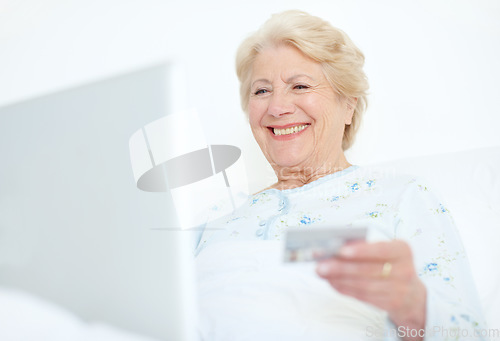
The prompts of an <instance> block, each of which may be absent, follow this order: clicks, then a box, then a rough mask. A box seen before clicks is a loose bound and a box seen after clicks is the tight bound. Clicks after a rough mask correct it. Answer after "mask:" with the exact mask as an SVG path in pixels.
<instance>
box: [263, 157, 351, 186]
mask: <svg viewBox="0 0 500 341" xmlns="http://www.w3.org/2000/svg"><path fill="white" fill-rule="evenodd" d="M350 166H351V164H350V163H349V162H348V161H347V160H346V158H345V156H344V154H343V153H342V154H341V155H340V156H339V157H338V158H337V160H335V162H329V163H327V162H325V163H323V164H320V165H319V166H316V167H303V166H295V167H278V166H276V167H273V168H274V171H275V173H276V176H277V177H278V182H277V183H275V184H274V185H272V186H271V187H270V188H275V189H279V190H284V189H291V188H296V187H301V186H304V185H306V184H308V183H311V182H313V181H315V180H318V179H319V178H322V177H324V176H325V175H329V174H332V173H336V172H339V171H341V170H344V169H346V168H348V167H350Z"/></svg>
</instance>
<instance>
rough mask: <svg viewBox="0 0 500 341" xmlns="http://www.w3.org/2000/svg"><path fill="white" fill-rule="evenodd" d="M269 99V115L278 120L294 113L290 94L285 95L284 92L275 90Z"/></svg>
mask: <svg viewBox="0 0 500 341" xmlns="http://www.w3.org/2000/svg"><path fill="white" fill-rule="evenodd" d="M269 98H270V99H269V105H268V107H267V113H268V114H269V115H272V116H274V117H277V118H278V117H281V116H283V115H287V114H293V113H294V112H295V105H294V104H293V100H292V94H289V93H287V92H286V91H285V90H282V89H275V90H274V91H273V92H272V94H271V96H269Z"/></svg>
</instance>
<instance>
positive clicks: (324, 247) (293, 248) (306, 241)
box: [284, 227, 367, 262]
mask: <svg viewBox="0 0 500 341" xmlns="http://www.w3.org/2000/svg"><path fill="white" fill-rule="evenodd" d="M366 232H367V228H366V227H340V228H338V227H337V228H335V227H317V228H300V229H299V228H296V229H289V230H288V231H287V232H286V235H285V252H284V260H285V262H309V261H318V260H322V259H326V258H330V257H333V256H335V255H336V254H337V253H338V251H339V249H340V247H341V246H342V245H344V244H345V243H347V242H349V241H356V240H366Z"/></svg>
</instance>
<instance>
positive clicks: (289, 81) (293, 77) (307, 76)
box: [286, 73, 315, 83]
mask: <svg viewBox="0 0 500 341" xmlns="http://www.w3.org/2000/svg"><path fill="white" fill-rule="evenodd" d="M302 77H306V78H309V79H310V80H312V81H315V79H314V78H313V77H311V76H309V75H307V74H305V73H301V74H298V75H293V76H291V77H289V78H288V79H287V80H286V83H292V82H293V81H295V80H296V79H297V78H302Z"/></svg>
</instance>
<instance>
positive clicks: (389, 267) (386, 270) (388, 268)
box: [382, 262, 392, 278]
mask: <svg viewBox="0 0 500 341" xmlns="http://www.w3.org/2000/svg"><path fill="white" fill-rule="evenodd" d="M391 270H392V264H391V263H389V262H385V263H384V266H383V267H382V277H383V278H387V277H389V275H390V274H391Z"/></svg>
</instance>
